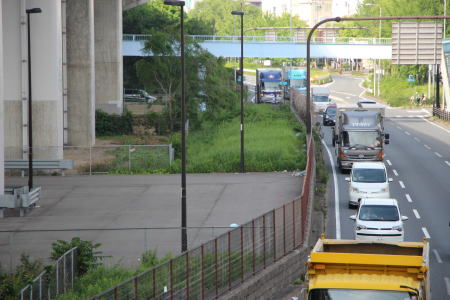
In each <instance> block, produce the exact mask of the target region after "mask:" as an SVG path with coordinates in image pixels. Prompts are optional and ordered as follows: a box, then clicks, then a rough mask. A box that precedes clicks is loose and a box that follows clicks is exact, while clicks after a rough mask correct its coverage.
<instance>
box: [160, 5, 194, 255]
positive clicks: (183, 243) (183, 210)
mask: <svg viewBox="0 0 450 300" xmlns="http://www.w3.org/2000/svg"><path fill="white" fill-rule="evenodd" d="M164 4H166V5H173V6H179V7H180V62H181V252H185V251H187V248H188V247H187V246H188V245H187V232H186V227H187V221H186V219H187V218H186V101H185V78H184V75H185V74H184V73H185V66H184V1H178V0H164Z"/></svg>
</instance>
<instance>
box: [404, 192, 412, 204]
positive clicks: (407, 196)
mask: <svg viewBox="0 0 450 300" xmlns="http://www.w3.org/2000/svg"><path fill="white" fill-rule="evenodd" d="M405 196H406V200H408V202H409V203H412V199H411V196H410V195H409V194H406V195H405Z"/></svg>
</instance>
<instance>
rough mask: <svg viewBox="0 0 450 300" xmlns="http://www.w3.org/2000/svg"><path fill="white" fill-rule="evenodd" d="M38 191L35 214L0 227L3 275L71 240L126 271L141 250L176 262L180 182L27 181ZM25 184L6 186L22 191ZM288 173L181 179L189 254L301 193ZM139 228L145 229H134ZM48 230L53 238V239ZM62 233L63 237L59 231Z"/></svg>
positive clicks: (109, 178) (130, 178)
mask: <svg viewBox="0 0 450 300" xmlns="http://www.w3.org/2000/svg"><path fill="white" fill-rule="evenodd" d="M34 181H35V186H41V187H42V189H43V192H42V200H41V201H40V203H39V207H37V208H35V209H33V210H32V211H31V212H30V213H29V214H27V216H26V217H23V218H20V217H6V218H4V219H0V227H1V229H0V230H1V231H7V230H22V231H23V230H39V231H37V232H20V233H17V232H16V233H8V232H0V262H1V264H2V267H4V268H6V269H8V268H12V267H13V266H14V265H15V264H17V262H18V259H19V257H20V254H21V253H29V254H31V255H32V257H34V258H42V259H45V258H47V257H48V256H49V254H50V249H51V243H52V242H54V241H56V240H58V239H63V240H69V239H71V238H72V237H74V236H79V237H81V238H82V239H86V240H92V241H95V242H99V243H101V244H102V246H101V248H100V250H101V251H103V254H105V255H110V256H112V257H111V258H110V259H108V262H109V263H117V262H119V263H121V264H123V265H125V266H134V265H137V264H138V263H139V257H140V255H141V253H142V252H144V251H145V250H156V251H157V252H158V254H159V255H163V254H165V253H167V252H171V253H172V254H175V255H176V254H178V253H179V251H180V244H181V237H180V236H181V235H180V229H179V228H177V227H179V226H180V223H181V221H180V216H181V183H180V182H181V181H180V175H116V176H114V175H101V176H66V177H54V176H42V177H35V180H34ZM26 182H27V178H20V177H18V178H6V184H7V185H20V184H21V185H26ZM301 184H302V177H297V176H293V174H292V173H291V172H279V173H247V174H188V175H187V223H188V227H193V228H191V229H189V230H188V242H189V248H192V247H195V246H198V245H200V244H201V243H202V242H205V241H207V240H210V239H211V238H213V237H215V236H217V235H219V234H221V233H223V232H225V231H226V230H228V229H227V228H211V227H227V226H229V225H230V224H232V223H237V224H243V223H245V222H247V221H250V220H251V219H253V218H255V217H258V216H260V215H262V214H263V213H266V212H268V211H269V210H271V209H274V208H276V207H279V206H281V205H282V204H284V203H287V202H289V201H291V200H293V199H295V198H296V197H297V196H299V194H300V192H301ZM139 228H147V229H139ZM55 230H56V231H55ZM59 230H67V231H59Z"/></svg>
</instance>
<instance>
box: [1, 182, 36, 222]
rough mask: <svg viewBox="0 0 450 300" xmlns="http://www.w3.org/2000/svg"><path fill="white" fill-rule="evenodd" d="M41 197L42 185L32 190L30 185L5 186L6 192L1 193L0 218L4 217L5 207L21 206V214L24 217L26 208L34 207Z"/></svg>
mask: <svg viewBox="0 0 450 300" xmlns="http://www.w3.org/2000/svg"><path fill="white" fill-rule="evenodd" d="M40 198H41V188H40V187H36V188H33V189H32V190H31V191H30V190H29V188H28V186H24V187H20V188H5V194H4V195H0V218H3V217H4V209H5V208H12V209H14V208H19V210H20V213H19V214H20V216H21V217H23V216H24V215H25V210H26V209H27V208H32V207H34V206H35V204H36V202H37V201H39V199H40Z"/></svg>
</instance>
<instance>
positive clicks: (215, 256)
mask: <svg viewBox="0 0 450 300" xmlns="http://www.w3.org/2000/svg"><path fill="white" fill-rule="evenodd" d="M214 269H215V270H214V281H215V286H216V296H217V295H218V294H219V287H218V266H217V239H214Z"/></svg>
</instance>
